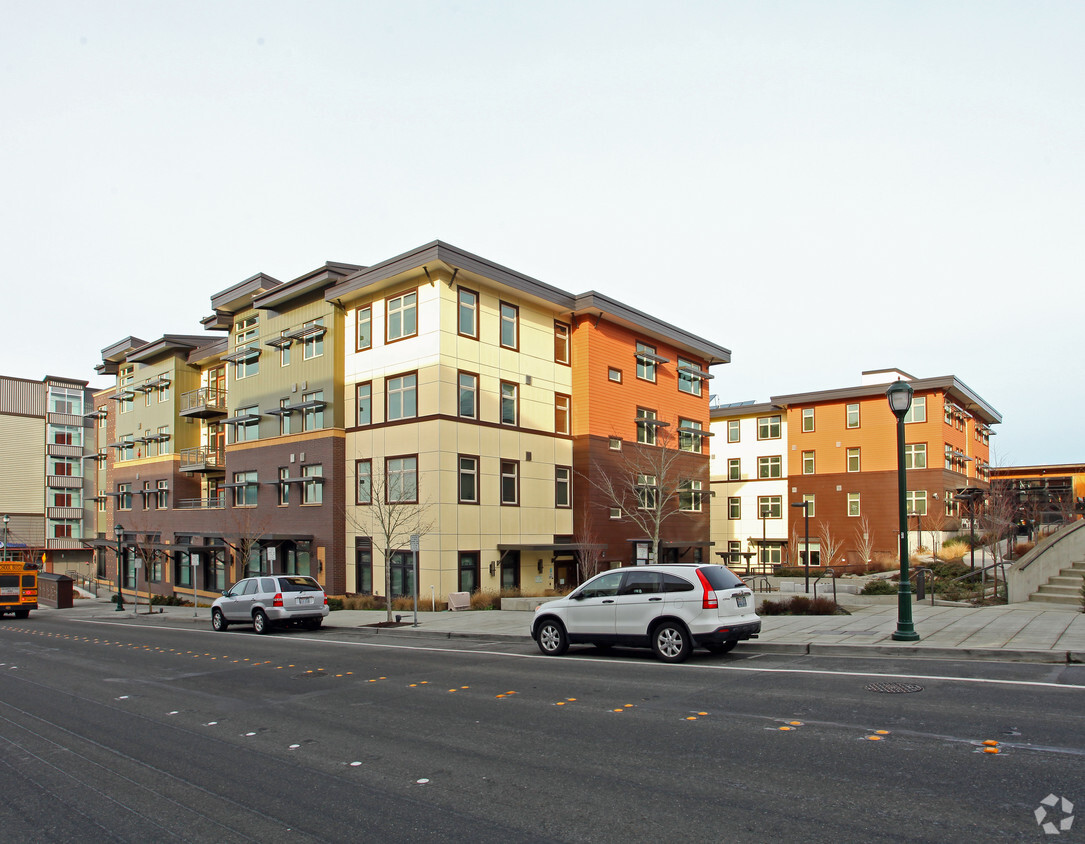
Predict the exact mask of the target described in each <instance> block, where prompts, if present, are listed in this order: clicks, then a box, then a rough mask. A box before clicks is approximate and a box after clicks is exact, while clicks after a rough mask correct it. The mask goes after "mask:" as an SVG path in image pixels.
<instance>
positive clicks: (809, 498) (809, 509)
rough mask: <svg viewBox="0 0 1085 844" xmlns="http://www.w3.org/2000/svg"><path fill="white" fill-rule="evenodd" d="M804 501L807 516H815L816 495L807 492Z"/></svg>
mask: <svg viewBox="0 0 1085 844" xmlns="http://www.w3.org/2000/svg"><path fill="white" fill-rule="evenodd" d="M802 500H803V503H805V504H806V513H805V515H806V516H809V517H810V518H811V519H812V518H814V496H813V495H812V494H811V493H806V494H805V495H803V497H802Z"/></svg>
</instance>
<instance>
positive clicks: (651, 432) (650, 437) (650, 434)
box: [637, 407, 656, 445]
mask: <svg viewBox="0 0 1085 844" xmlns="http://www.w3.org/2000/svg"><path fill="white" fill-rule="evenodd" d="M655 419H656V412H655V411H654V410H648V409H647V408H644V407H638V408H637V442H639V443H643V444H644V445H655V444H656V426H655V425H654V424H652V423H653V422H655Z"/></svg>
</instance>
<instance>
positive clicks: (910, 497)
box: [904, 489, 927, 516]
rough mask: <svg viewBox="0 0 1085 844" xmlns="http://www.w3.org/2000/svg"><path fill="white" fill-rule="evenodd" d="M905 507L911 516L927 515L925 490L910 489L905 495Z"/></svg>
mask: <svg viewBox="0 0 1085 844" xmlns="http://www.w3.org/2000/svg"><path fill="white" fill-rule="evenodd" d="M904 505H905V507H906V508H907V511H908V515H909V516H925V515H927V491H926V490H925V489H910V490H908V491H907V492H906V493H905V498H904Z"/></svg>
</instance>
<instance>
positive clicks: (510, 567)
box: [501, 551, 520, 591]
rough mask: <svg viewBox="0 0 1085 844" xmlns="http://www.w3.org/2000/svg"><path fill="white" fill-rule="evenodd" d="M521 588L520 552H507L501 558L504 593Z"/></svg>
mask: <svg viewBox="0 0 1085 844" xmlns="http://www.w3.org/2000/svg"><path fill="white" fill-rule="evenodd" d="M519 588H520V552H519V551H506V552H505V554H504V556H503V557H502V558H501V589H502V591H504V590H506V589H509V590H512V589H519Z"/></svg>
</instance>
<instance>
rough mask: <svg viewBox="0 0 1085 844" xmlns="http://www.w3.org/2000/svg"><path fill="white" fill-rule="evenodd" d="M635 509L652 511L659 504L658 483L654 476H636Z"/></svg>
mask: <svg viewBox="0 0 1085 844" xmlns="http://www.w3.org/2000/svg"><path fill="white" fill-rule="evenodd" d="M636 487H637V507H638V508H640V509H641V510H654V509H656V506H657V505H658V504H659V482H658V480H657V479H656V476H655V475H642V474H638V475H637V484H636Z"/></svg>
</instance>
